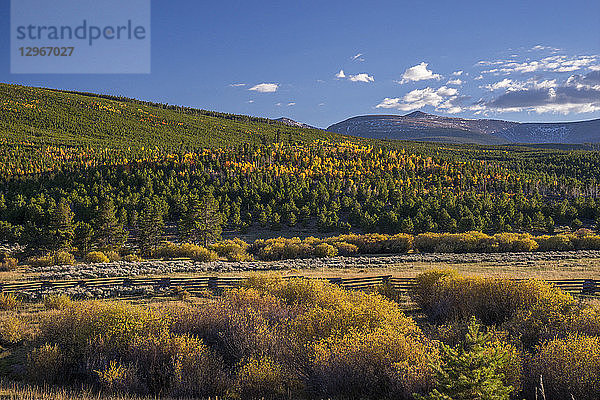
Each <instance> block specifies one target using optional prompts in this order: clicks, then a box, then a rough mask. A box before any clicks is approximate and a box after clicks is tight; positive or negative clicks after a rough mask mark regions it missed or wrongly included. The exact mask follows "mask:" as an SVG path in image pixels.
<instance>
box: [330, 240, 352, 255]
mask: <svg viewBox="0 0 600 400" xmlns="http://www.w3.org/2000/svg"><path fill="white" fill-rule="evenodd" d="M332 244H333V247H335V248H336V249H337V252H338V254H339V255H340V256H350V255H352V254H356V253H358V246H357V245H355V244H352V243H348V242H333V243H332Z"/></svg>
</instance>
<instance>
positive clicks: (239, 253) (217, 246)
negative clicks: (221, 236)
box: [208, 238, 252, 261]
mask: <svg viewBox="0 0 600 400" xmlns="http://www.w3.org/2000/svg"><path fill="white" fill-rule="evenodd" d="M208 248H209V249H210V250H212V251H214V252H216V253H217V254H218V255H219V257H225V258H226V259H227V261H248V260H250V259H251V258H252V257H251V256H250V254H248V248H249V245H248V243H246V242H244V241H243V240H241V239H238V238H235V239H233V240H223V241H221V242H217V243H214V244H211V245H210V246H208Z"/></svg>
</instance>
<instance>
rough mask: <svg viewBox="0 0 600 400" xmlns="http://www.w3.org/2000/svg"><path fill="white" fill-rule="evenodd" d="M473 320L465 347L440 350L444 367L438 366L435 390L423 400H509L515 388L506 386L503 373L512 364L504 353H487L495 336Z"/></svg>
mask: <svg viewBox="0 0 600 400" xmlns="http://www.w3.org/2000/svg"><path fill="white" fill-rule="evenodd" d="M479 328H480V326H479V324H478V323H477V321H476V320H475V318H474V317H473V319H472V320H471V322H470V324H469V329H468V332H467V335H466V337H465V341H464V343H462V344H460V345H458V346H456V347H451V346H448V345H446V344H444V343H442V344H441V347H440V353H441V354H440V355H441V364H440V365H434V366H433V367H434V369H435V374H436V381H437V382H436V385H435V388H434V389H433V390H432V391H431V392H430V393H429V394H427V395H426V396H416V397H417V399H419V400H508V399H509V398H510V394H511V393H512V391H513V387H512V386H507V385H505V384H504V374H502V373H501V372H500V370H502V368H503V367H504V364H505V363H506V362H507V361H508V354H507V353H506V352H502V351H487V350H488V349H486V346H485V344H486V342H488V341H489V340H490V337H491V335H490V334H489V333H488V334H484V333H482V332H480V330H479Z"/></svg>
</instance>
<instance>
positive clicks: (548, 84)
mask: <svg viewBox="0 0 600 400" xmlns="http://www.w3.org/2000/svg"><path fill="white" fill-rule="evenodd" d="M531 86H532V87H533V88H534V89H550V88H555V87H557V86H558V84H557V83H556V79H552V80H550V79H546V80H544V81H541V82H538V81H533V83H532V85H531Z"/></svg>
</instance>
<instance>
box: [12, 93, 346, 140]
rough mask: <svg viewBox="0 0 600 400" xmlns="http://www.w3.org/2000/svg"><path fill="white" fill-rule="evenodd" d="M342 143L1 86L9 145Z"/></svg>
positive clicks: (122, 101) (322, 135) (270, 125)
mask: <svg viewBox="0 0 600 400" xmlns="http://www.w3.org/2000/svg"><path fill="white" fill-rule="evenodd" d="M278 134H279V135H280V138H281V140H286V141H288V140H290V139H291V141H294V142H311V141H314V140H316V139H327V138H332V137H340V135H337V134H333V133H329V132H325V131H321V130H317V129H305V128H297V127H290V126H287V125H284V124H281V123H278V122H275V121H272V120H268V119H263V118H253V117H248V116H242V115H233V114H223V113H216V112H211V111H205V110H197V109H191V108H185V107H178V106H170V105H166V104H155V103H149V102H142V101H138V100H134V99H128V98H120V97H114V96H103V95H94V94H90V93H74V92H64V91H58V90H52V89H41V88H32V87H23V86H15V85H8V84H2V83H0V135H1V137H3V138H5V139H8V140H10V141H13V140H16V141H23V140H26V141H28V142H33V143H36V144H50V145H63V146H64V145H69V146H73V145H75V146H89V147H93V148H96V147H102V148H128V147H132V148H135V147H154V146H157V147H159V148H161V149H163V150H175V151H177V150H184V149H185V150H193V149H197V148H199V147H217V146H232V145H237V144H240V143H243V142H247V143H255V144H261V143H266V142H272V141H273V140H275V139H276V136H277V135H278Z"/></svg>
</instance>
